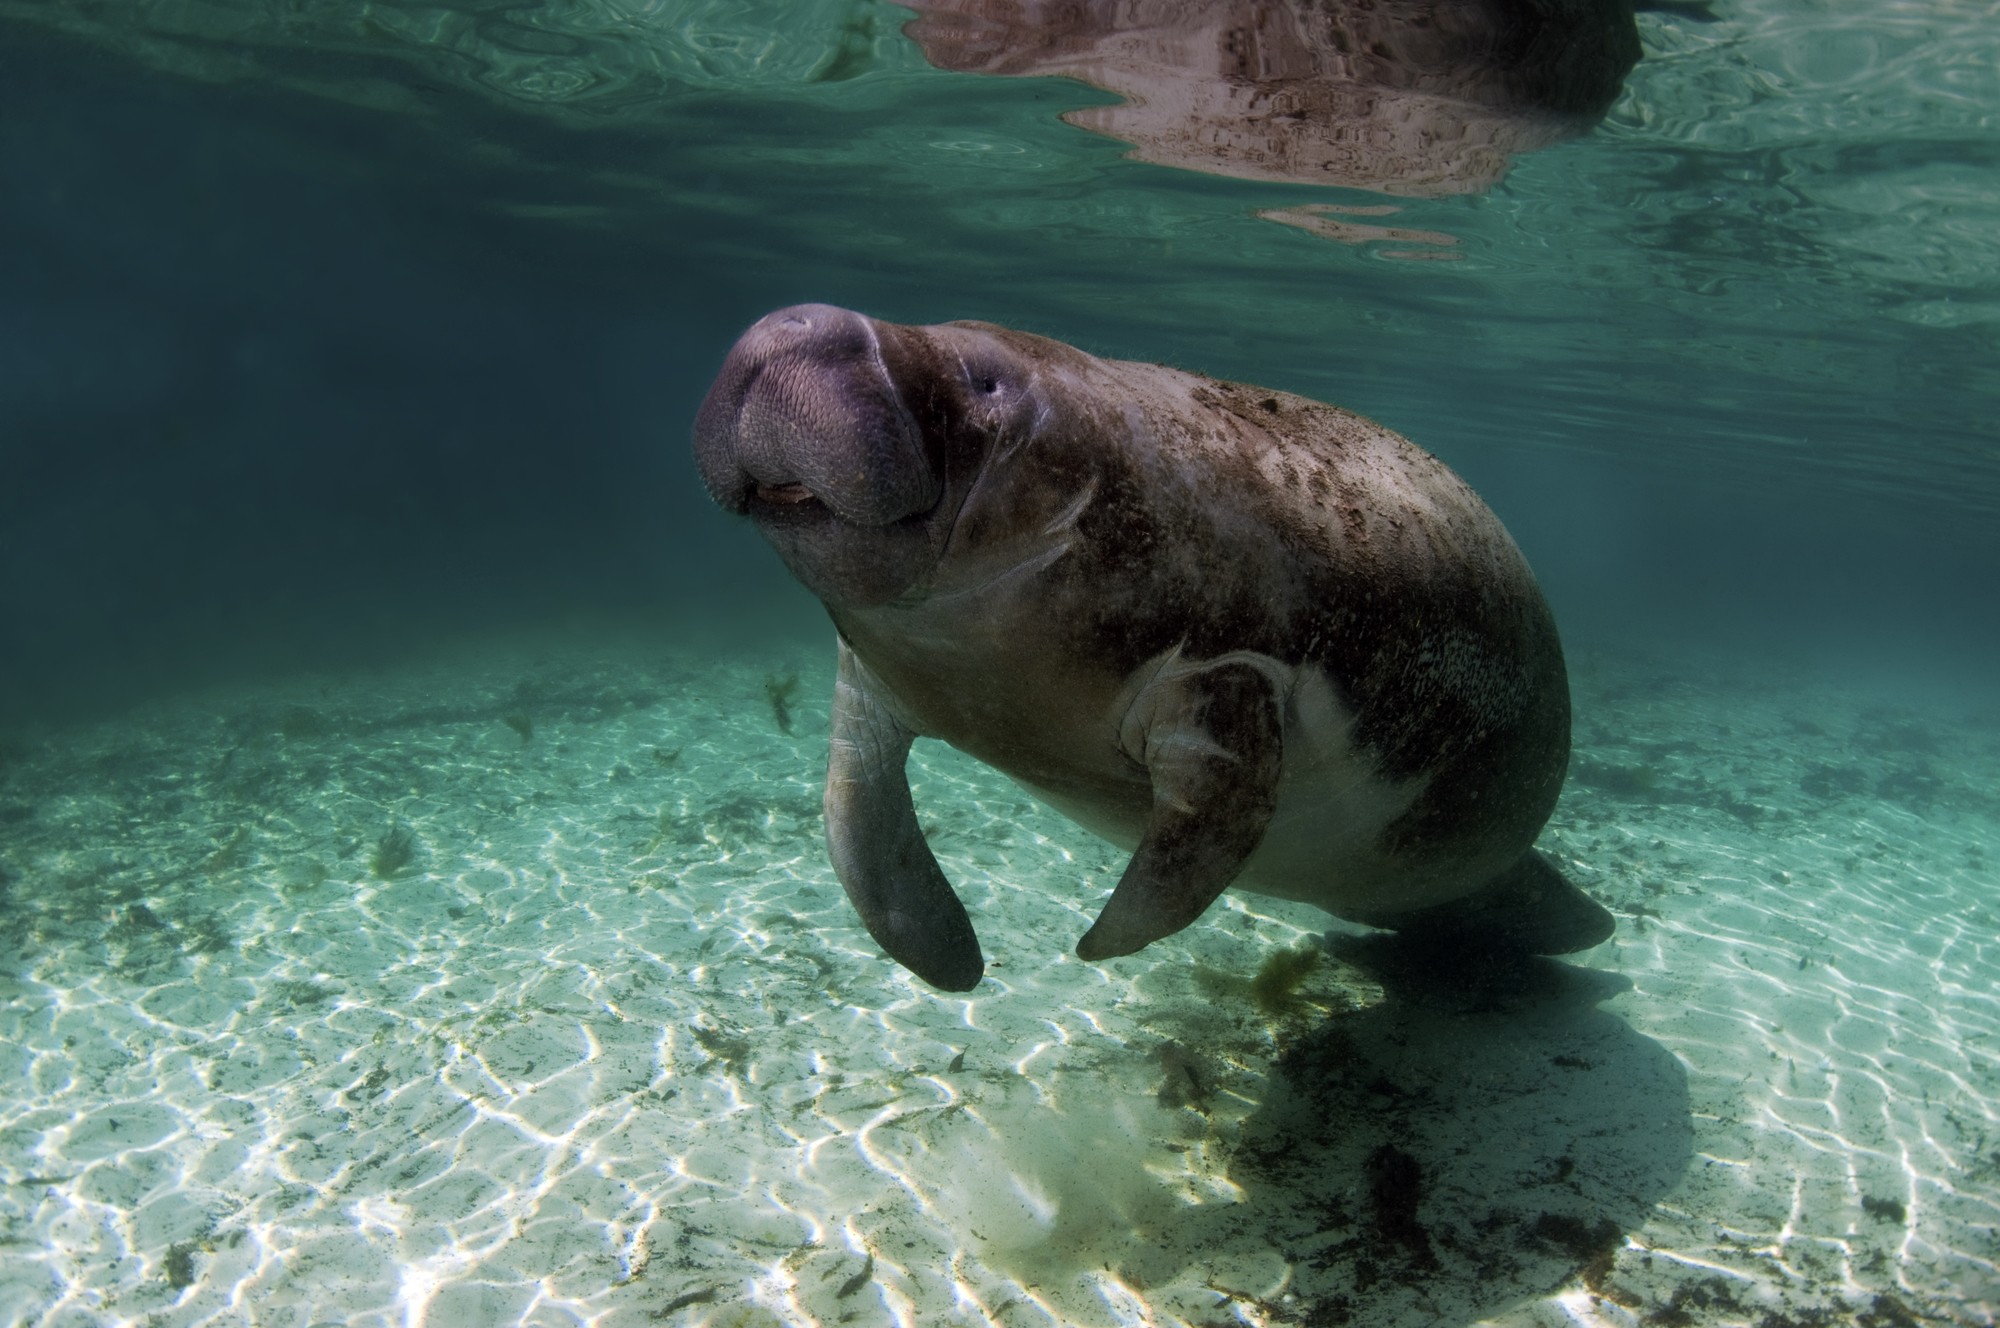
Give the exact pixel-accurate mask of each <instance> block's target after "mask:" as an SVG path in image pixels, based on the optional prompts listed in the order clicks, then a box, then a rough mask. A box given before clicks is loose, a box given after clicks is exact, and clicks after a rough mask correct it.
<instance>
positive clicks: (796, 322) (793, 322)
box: [778, 314, 812, 327]
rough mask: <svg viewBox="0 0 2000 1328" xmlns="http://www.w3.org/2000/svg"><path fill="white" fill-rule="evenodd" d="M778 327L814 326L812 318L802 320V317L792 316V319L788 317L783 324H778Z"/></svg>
mask: <svg viewBox="0 0 2000 1328" xmlns="http://www.w3.org/2000/svg"><path fill="white" fill-rule="evenodd" d="M778 326H780V327H811V326H812V319H810V318H801V317H799V316H798V315H797V314H793V315H791V316H790V317H788V318H786V319H784V320H783V321H782V322H780V323H779V324H778Z"/></svg>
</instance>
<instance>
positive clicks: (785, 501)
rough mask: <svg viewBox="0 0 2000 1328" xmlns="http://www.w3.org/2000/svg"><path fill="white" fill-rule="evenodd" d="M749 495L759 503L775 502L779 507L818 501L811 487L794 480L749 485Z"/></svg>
mask: <svg viewBox="0 0 2000 1328" xmlns="http://www.w3.org/2000/svg"><path fill="white" fill-rule="evenodd" d="M750 493H751V496H752V497H754V498H755V499H756V500H757V501H758V502H760V503H775V504H777V505H779V506H781V507H796V506H798V505H799V504H800V503H816V502H818V501H819V499H818V497H816V496H815V495H814V493H813V491H812V490H811V489H808V488H807V487H806V486H805V485H803V484H800V483H798V482H796V481H794V482H793V483H790V484H759V483H753V484H752V485H751V486H750Z"/></svg>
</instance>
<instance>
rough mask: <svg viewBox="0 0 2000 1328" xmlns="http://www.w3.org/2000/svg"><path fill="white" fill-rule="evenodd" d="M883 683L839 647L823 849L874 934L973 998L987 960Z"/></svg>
mask: <svg viewBox="0 0 2000 1328" xmlns="http://www.w3.org/2000/svg"><path fill="white" fill-rule="evenodd" d="M885 695H886V692H885V691H884V689H883V687H882V684H881V683H880V682H878V681H877V680H876V679H875V677H874V675H873V674H871V673H870V672H869V671H868V667H867V666H866V665H865V664H863V663H862V662H861V661H860V660H859V659H858V658H856V656H855V654H854V652H853V651H851V650H849V649H848V648H847V642H845V641H842V642H841V643H840V674H839V677H838V679H837V680H836V681H835V683H834V688H833V731H832V735H831V742H830V744H829V748H830V750H829V753H828V758H827V770H826V846H827V851H828V853H829V855H830V856H831V857H832V858H833V870H834V874H835V875H836V876H838V877H839V878H840V884H841V886H842V888H844V889H845V890H846V891H847V897H848V898H849V899H850V900H852V901H853V903H854V908H855V911H856V912H858V913H860V914H861V921H862V923H863V924H864V925H865V926H866V927H867V928H868V934H869V935H870V936H873V937H874V938H875V940H876V942H877V943H878V944H879V945H881V947H882V948H883V949H884V950H885V951H887V952H888V954H889V957H890V958H892V959H894V960H895V961H896V962H897V963H899V964H901V965H903V967H905V968H907V969H909V970H910V971H911V972H912V973H915V974H916V975H917V976H918V977H920V978H922V979H923V980H924V981H926V982H928V983H930V984H931V985H932V986H933V987H939V988H942V989H943V990H945V991H970V990H972V988H974V987H975V986H977V985H979V978H980V975H981V974H982V973H983V972H984V971H985V968H986V960H985V958H984V956H982V955H981V954H980V952H979V938H978V937H977V936H976V935H974V934H973V930H972V919H971V918H970V917H968V916H966V912H965V905H963V904H961V903H959V902H958V896H957V895H956V894H955V893H953V891H952V888H951V882H950V881H947V880H946V879H945V875H944V871H943V869H941V868H940V867H939V866H938V863H937V858H936V857H934V856H933V855H932V854H931V848H930V845H929V844H927V843H926V842H924V832H923V830H922V829H921V828H920V827H919V826H918V825H917V810H916V805H915V804H914V803H912V802H911V801H910V783H909V779H908V777H907V776H906V775H905V774H904V770H903V766H904V762H905V761H907V760H908V759H909V755H910V744H911V742H913V741H914V740H915V738H916V736H917V735H916V734H915V733H914V732H913V731H912V730H911V729H910V728H909V726H908V725H906V724H904V723H903V721H902V720H901V719H899V718H897V716H896V714H895V712H894V711H893V709H892V708H891V706H890V704H889V703H888V702H887V701H885V700H884V697H885Z"/></svg>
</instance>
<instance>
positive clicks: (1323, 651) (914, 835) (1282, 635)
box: [694, 305, 1612, 991]
mask: <svg viewBox="0 0 2000 1328" xmlns="http://www.w3.org/2000/svg"><path fill="white" fill-rule="evenodd" d="M694 453H695V460H696V463H697V466H698V467H699V469H700V472H701V477H702V481H703V483H704V485H705V486H706V487H707V489H708V492H709V494H710V495H711V496H712V497H713V498H714V500H715V501H716V502H717V503H718V504H720V505H721V506H722V507H723V508H725V509H726V510H728V511H730V512H734V513H737V514H739V515H744V516H748V517H749V518H750V519H751V521H752V522H753V523H754V524H755V525H756V527H757V529H758V530H759V531H760V532H761V533H762V535H763V536H764V538H765V539H766V540H768V541H769V542H770V544H771V545H772V546H773V547H774V548H775V549H776V550H777V553H778V555H779V557H780V558H782V559H783V561H784V563H785V565H786V566H787V567H788V568H789V569H790V570H791V572H792V574H793V575H794V576H796V577H797V578H798V579H799V581H800V582H802V583H803V584H804V585H805V587H806V588H807V589H808V590H810V591H811V592H812V593H813V594H814V595H815V596H817V597H818V598H819V599H820V601H821V602H822V603H823V604H824V605H825V608H826V611H827V613H828V615H829V616H830V617H831V618H832V620H833V624H834V627H835V628H836V630H837V632H838V638H839V646H838V649H839V672H838V679H837V681H836V683H835V686H834V698H833V707H832V716H833V718H832V733H831V741H830V754H829V759H828V764H827V778H826V843H827V849H828V852H829V856H830V857H831V859H832V862H833V867H834V871H835V873H836V875H837V876H838V877H839V879H840V883H841V885H842V886H843V887H844V888H845V890H846V892H847V895H848V898H849V899H850V900H851V901H852V902H853V905H854V907H855V909H856V910H857V911H858V913H859V914H860V917H861V920H862V922H863V923H864V924H865V925H866V926H867V928H868V931H869V933H870V934H871V935H873V936H874V938H875V940H876V941H877V943H878V944H880V945H881V947H882V948H883V950H885V951H886V952H887V953H888V954H889V955H890V956H891V957H893V958H894V959H895V960H897V961H898V962H899V963H901V964H903V965H904V966H906V967H907V968H909V969H910V970H911V971H912V972H914V973H915V974H916V975H917V976H918V977H920V978H922V979H923V980H924V981H926V982H928V983H930V984H932V985H933V986H936V987H939V988H942V989H944V990H947V991H965V990H969V989H971V988H972V987H973V986H975V985H976V984H977V983H978V981H979V979H980V976H981V974H982V973H983V971H984V968H985V960H984V957H983V955H982V954H981V951H980V946H979V941H978V938H977V937H976V936H975V934H974V932H973V926H972V921H971V918H970V917H969V916H968V915H967V913H966V911H965V908H964V906H963V904H962V903H961V902H960V901H959V899H958V897H957V895H956V894H955V893H954V892H953V890H952V887H951V884H950V883H949V882H948V881H947V880H946V878H945V875H944V872H943V871H942V870H941V869H940V868H939V866H938V863H937V859H936V858H935V857H934V856H933V855H932V853H931V850H930V846H929V845H928V844H927V843H926V842H925V839H924V836H923V832H922V830H921V829H920V828H919V826H918V824H917V817H916V812H915V809H914V807H913V804H912V801H911V797H910V789H909V784H908V782H907V779H906V777H905V762H906V760H907V757H908V754H909V750H910V745H911V743H912V741H913V740H914V739H915V738H917V737H919V736H923V737H931V738H937V739H941V740H943V741H945V742H948V743H950V744H951V745H952V746H954V747H956V748H958V749H959V750H961V751H964V752H966V753H968V754H969V755H971V756H973V757H975V758H976V759H978V760H980V761H983V762H985V763H986V764H988V765H991V766H993V767H994V768H996V769H998V770H1000V771H1002V772H1004V773H1005V774H1007V775H1008V776H1010V777H1011V778H1013V779H1014V780H1015V781H1016V782H1017V783H1019V784H1021V785H1022V786H1024V787H1025V788H1026V789H1028V790H1029V791H1030V792H1031V793H1033V794H1034V795H1035V796H1036V797H1037V798H1039V799H1040V800H1041V801H1043V802H1044V803H1046V804H1047V805H1048V806H1050V807H1052V808H1054V809H1055V810H1056V811H1058V812H1060V813H1061V814H1062V815H1064V816H1066V817H1067V818H1069V819H1070V820H1071V821H1074V822H1075V823H1076V824H1077V825H1079V826H1081V827H1083V828H1084V829H1086V830H1089V831H1091V832H1092V833H1094V834H1097V835H1099V836H1101V837H1103V838H1104V839H1106V840H1109V841H1110V842H1111V843H1113V844H1115V845H1118V846H1119V847H1121V848H1124V849H1127V850H1129V851H1130V853H1131V857H1130V859H1129V861H1128V862H1127V864H1126V866H1125V869H1124V872H1123V874H1122V875H1121V876H1120V878H1119V880H1118V883H1117V886H1116V888H1115V889H1114V890H1113V891H1112V892H1111V895H1110V898H1109V899H1108V901H1106V902H1105V904H1104V905H1103V907H1102V909H1101V911H1100V912H1099V915H1098V917H1097V920H1096V922H1095V923H1094V924H1093V925H1092V926H1091V927H1090V928H1089V929H1088V930H1087V931H1086V932H1085V933H1084V935H1083V937H1082V939H1081V940H1080V941H1079V942H1078V943H1077V947H1076V953H1077V955H1078V956H1079V957H1081V958H1082V959H1085V960H1092V961H1095V960H1104V959H1109V958H1111V957H1114V956H1118V955H1129V954H1132V953H1134V952H1135V951H1137V950H1139V949H1141V948H1142V947H1144V946H1146V945H1147V944H1149V943H1150V942H1152V941H1156V940H1158V939H1160V938H1161V937H1163V936H1167V935H1170V934H1172V933H1174V932H1177V931H1179V930H1181V929H1182V928H1183V927H1186V926H1188V925H1189V924H1191V923H1192V922H1194V921H1195V919H1197V918H1199V917H1200V916H1201V915H1202V913H1203V912H1204V911H1205V910H1206V909H1207V908H1208V907H1209V905H1210V904H1212V903H1214V902H1215V900H1216V898H1217V897H1218V896H1219V895H1220V894H1221V893H1222V891H1223V890H1225V889H1227V888H1229V887H1230V886H1232V885H1234V886H1237V887H1239V888H1241V889H1245V890H1249V891H1253V892H1256V893H1259V894H1265V895H1275V896H1277V897H1279V898H1283V899H1292V900H1301V901H1304V902H1307V903H1311V904H1314V905H1317V906H1318V907H1320V908H1322V909H1324V910H1326V911H1327V912H1328V913H1331V914H1333V915H1334V916H1336V917H1339V918H1345V919H1348V920H1350V921H1354V922H1359V923H1364V924H1368V925H1371V926H1377V927H1384V928H1389V929H1392V930H1398V931H1403V932H1407V933H1410V934H1413V935H1421V936H1424V937H1428V938H1432V939H1436V940H1438V941H1440V942H1443V943H1447V944H1453V945H1457V944H1463V945H1466V946H1493V945H1504V946H1507V947H1511V948H1513V949H1515V950H1517V951H1520V952H1527V953H1535V954H1566V953H1570V952H1572V951H1576V950H1581V949H1585V948H1588V947H1589V946H1592V945H1595V944H1597V943H1598V942H1600V941H1602V940H1604V939H1605V938H1606V937H1607V936H1609V935H1610V933H1611V930H1612V919H1611V916H1610V914H1609V913H1607V912H1606V911H1605V910H1604V909H1603V907H1602V906H1600V905H1599V904H1597V903H1595V902H1594V901H1592V900H1591V899H1590V898H1588V897H1587V896H1586V895H1584V894H1583V893H1582V892H1581V891H1579V890H1577V889H1576V888H1575V887H1574V886H1573V885H1572V884H1570V883H1569V882H1568V881H1566V880H1565V879H1564V878H1563V877H1562V875H1561V874H1560V873H1559V872H1558V871H1557V869H1556V868H1555V867H1554V865H1553V864H1551V863H1550V862H1549V861H1548V860H1547V859H1546V858H1545V857H1543V856H1542V855H1541V854H1539V853H1538V852H1537V851H1536V850H1535V848H1534V842H1535V838H1536V836H1537V835H1538V834H1539V833H1540V831H1541V829H1542V826H1543V824H1544V823H1545V822H1546V821H1547V820H1548V817H1549V813H1550V811H1551V810H1552V809H1553V808H1554V806H1555V802H1556V795H1557V793H1558V792H1559V791H1560V790H1561V787H1562V782H1563V776H1564V772H1565V769H1566V767H1567V764H1568V759H1569V689H1568V682H1567V677H1566V674H1565V671H1564V665H1563V655H1562V647H1561V644H1560V641H1559V640H1558V638H1557V634H1556V628H1555V623H1554V620H1553V618H1552V616H1551V614H1550V612H1549V609H1548V606H1547V604H1546V603H1545V601H1544V600H1543V597H1542V594H1541V591H1540V589H1539V588H1538V587H1537V585H1536V583H1535V580H1534V577H1533V575H1532V574H1531V573H1530V571H1529V569H1528V566H1527V563H1526V561H1525V560H1524V559H1523V558H1522V556H1521V553H1520V551H1519V550H1518V549H1517V548H1516V547H1515V545H1514V541H1513V540H1512V539H1511V538H1510V537H1509V536H1508V534H1507V532H1506V530H1505V529H1504V528H1503V527H1502V526H1501V524H1500V521H1499V519H1498V518H1497V517H1495V516H1494V514H1493V513H1492V512H1491V511H1490V510H1489V509H1488V508H1487V507H1486V505H1485V504H1484V503H1483V502H1481V501H1480V500H1479V498H1478V497H1477V496H1475V495H1474V494H1473V492H1472V490H1471V489H1470V488H1469V487H1467V485H1466V484H1465V483H1464V482H1463V481H1462V480H1460V479H1459V478H1458V476H1457V475H1455V474H1453V473H1452V472H1451V471H1450V470H1449V469H1447V468H1446V467H1445V465H1444V464H1443V463H1442V462H1440V461H1438V460H1437V459H1436V458H1435V457H1433V456H1431V455H1430V454H1429V453H1427V452H1425V451H1424V450H1422V449H1421V448H1419V447H1417V446H1416V445H1415V444H1413V443H1411V442H1409V441H1408V440H1406V439H1404V438H1402V437H1399V436H1398V435H1396V434H1394V433H1392V432H1390V431H1389V430H1387V429H1385V428H1383V427H1382V426H1380V425H1378V424H1375V423H1373V422H1371V421H1369V420H1367V419H1364V418H1362V417H1361V416H1359V415H1355V414H1352V413H1350V412H1348V411H1345V410H1341V409H1339V408H1337V407H1334V406H1329V405H1324V404H1321V403H1319V402H1316V401H1311V400H1308V399H1306V398H1303V397H1298V396H1293V395H1290V394H1288V393H1285V392H1276V391H1269V390H1266V389H1263V388H1257V387H1248V386H1244V385H1242V384H1238V383H1230V382H1222V381H1218V380H1216V379H1212V378H1206V377H1202V376H1200V375H1197V374H1193V373H1186V372H1182V371H1180V370H1177V369H1171V368H1167V367H1164V366H1160V365H1154V364H1143V363H1135V362H1128V361H1118V360H1105V359H1098V358H1096V357H1094V356H1091V355H1088V354H1086V353H1084V352H1083V351H1080V350H1077V349H1075V348H1074V347H1071V346H1068V345H1065V344H1063V343H1062V342H1058V341H1052V340H1049V339H1047V338H1044V337H1039V336H1034V335H1031V334H1029V333H1025V332H1018V331H1013V330H1010V329H1008V328H1004V327H998V326H995V325H993V324H989V323H979V322H955V323H944V324H939V325H936V326H929V327H914V326H903V325H898V324H894V323H886V322H880V321H877V320H875V319H872V318H869V317H866V316H865V315H862V314H859V313H854V312H852V311H849V310H845V309H839V308H834V307H832V306H828V305H799V306H795V307H792V308H788V309H781V310H778V311H777V312H775V313H772V314H769V315H767V316H766V317H764V318H762V319H760V320H759V321H758V322H757V323H756V324H754V325H753V326H752V327H751V328H750V329H749V330H748V331H747V332H745V333H744V334H743V336H742V337H741V338H740V339H739V340H738V341H737V343H736V345H735V346H734V348H733V349H731V350H730V352H729V355H728V357H727V359H726V360H725V362H724V363H723V366H722V369H721V371H720V373H719V374H718V375H717V377H716V379H715V382H714V384H713V385H712V386H711V387H710V389H709V392H708V395H707V397H706V398H705V399H704V401H703V402H702V405H701V409H700V412H699V414H698V415H697V417H696V420H695V425H694Z"/></svg>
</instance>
